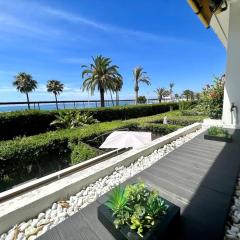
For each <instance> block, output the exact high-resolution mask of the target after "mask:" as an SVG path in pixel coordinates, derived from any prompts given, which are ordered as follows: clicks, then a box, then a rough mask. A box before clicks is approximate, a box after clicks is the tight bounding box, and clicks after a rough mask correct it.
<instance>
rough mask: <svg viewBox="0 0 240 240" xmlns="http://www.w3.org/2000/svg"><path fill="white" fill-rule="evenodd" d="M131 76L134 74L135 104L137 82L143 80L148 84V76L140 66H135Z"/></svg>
mask: <svg viewBox="0 0 240 240" xmlns="http://www.w3.org/2000/svg"><path fill="white" fill-rule="evenodd" d="M133 76H134V83H135V84H134V91H135V100H136V104H137V100H138V91H139V83H140V82H143V83H146V84H147V85H150V84H151V83H150V78H149V77H148V76H147V73H146V72H144V71H143V68H142V67H136V68H134V69H133Z"/></svg>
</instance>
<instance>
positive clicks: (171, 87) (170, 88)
mask: <svg viewBox="0 0 240 240" xmlns="http://www.w3.org/2000/svg"><path fill="white" fill-rule="evenodd" d="M174 86H175V84H174V83H170V84H169V92H170V98H171V100H172V94H173V87H174Z"/></svg>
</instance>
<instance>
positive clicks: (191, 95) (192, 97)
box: [190, 91, 195, 101]
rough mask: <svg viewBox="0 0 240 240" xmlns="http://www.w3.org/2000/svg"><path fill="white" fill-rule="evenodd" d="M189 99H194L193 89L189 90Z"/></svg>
mask: <svg viewBox="0 0 240 240" xmlns="http://www.w3.org/2000/svg"><path fill="white" fill-rule="evenodd" d="M190 100H191V101H194V100H195V94H194V92H193V91H190Z"/></svg>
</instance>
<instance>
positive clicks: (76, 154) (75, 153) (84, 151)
mask: <svg viewBox="0 0 240 240" xmlns="http://www.w3.org/2000/svg"><path fill="white" fill-rule="evenodd" d="M101 153H103V152H101V151H100V150H99V149H96V148H93V147H90V146H89V145H87V144H84V143H80V144H77V145H74V146H73V149H72V152H71V164H72V165H74V164H77V163H80V162H83V161H86V160H88V159H90V158H94V157H96V156H98V155H100V154H101Z"/></svg>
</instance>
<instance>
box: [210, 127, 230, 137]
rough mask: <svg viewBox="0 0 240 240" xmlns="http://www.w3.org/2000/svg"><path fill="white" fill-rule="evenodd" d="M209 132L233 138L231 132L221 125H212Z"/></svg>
mask: <svg viewBox="0 0 240 240" xmlns="http://www.w3.org/2000/svg"><path fill="white" fill-rule="evenodd" d="M208 134H209V135H211V136H217V137H223V138H231V135H230V134H229V132H228V131H227V130H225V129H223V128H221V127H210V128H209V129H208Z"/></svg>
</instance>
